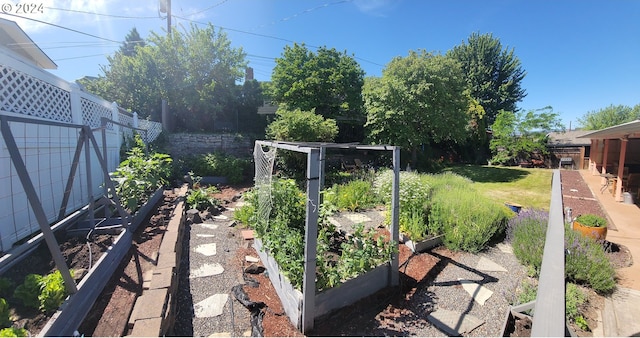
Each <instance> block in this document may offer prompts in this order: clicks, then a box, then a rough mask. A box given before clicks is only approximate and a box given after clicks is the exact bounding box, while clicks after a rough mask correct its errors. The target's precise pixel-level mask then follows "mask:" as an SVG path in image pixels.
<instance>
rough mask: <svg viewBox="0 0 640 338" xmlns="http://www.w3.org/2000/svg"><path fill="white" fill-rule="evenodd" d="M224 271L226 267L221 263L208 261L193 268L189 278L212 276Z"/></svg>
mask: <svg viewBox="0 0 640 338" xmlns="http://www.w3.org/2000/svg"><path fill="white" fill-rule="evenodd" d="M223 272H224V267H222V265H220V264H219V263H208V264H205V265H203V266H200V267H199V268H197V269H193V270H191V274H190V275H189V278H200V277H210V276H215V275H219V274H221V273H223Z"/></svg>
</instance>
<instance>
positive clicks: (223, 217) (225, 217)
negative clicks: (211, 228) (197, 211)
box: [213, 215, 229, 221]
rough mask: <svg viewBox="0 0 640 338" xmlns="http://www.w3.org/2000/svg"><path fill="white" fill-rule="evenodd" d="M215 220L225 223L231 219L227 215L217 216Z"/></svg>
mask: <svg viewBox="0 0 640 338" xmlns="http://www.w3.org/2000/svg"><path fill="white" fill-rule="evenodd" d="M213 218H214V219H218V220H223V221H224V220H228V219H229V217H227V216H225V215H216V216H213Z"/></svg>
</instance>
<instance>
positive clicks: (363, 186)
mask: <svg viewBox="0 0 640 338" xmlns="http://www.w3.org/2000/svg"><path fill="white" fill-rule="evenodd" d="M325 201H327V202H328V203H331V204H333V205H335V206H336V207H337V208H338V209H339V210H349V211H356V210H362V209H367V208H371V207H373V206H375V205H376V204H377V203H378V199H377V198H376V195H375V194H374V193H373V187H372V185H371V183H370V182H367V181H364V180H355V181H350V182H348V183H345V184H340V185H338V184H336V185H334V186H333V187H331V188H329V189H327V192H326V193H325Z"/></svg>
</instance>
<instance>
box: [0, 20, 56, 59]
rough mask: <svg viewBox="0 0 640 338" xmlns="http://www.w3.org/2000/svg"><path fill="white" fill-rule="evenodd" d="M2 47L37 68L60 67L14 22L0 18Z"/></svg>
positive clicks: (0, 44)
mask: <svg viewBox="0 0 640 338" xmlns="http://www.w3.org/2000/svg"><path fill="white" fill-rule="evenodd" d="M0 46H3V47H4V48H7V49H8V50H10V51H12V52H13V53H15V54H18V55H19V56H21V57H22V58H23V59H24V60H25V61H28V62H30V63H31V64H33V65H35V66H37V67H41V68H44V69H57V68H58V65H56V64H55V62H53V60H51V59H50V58H49V57H48V56H47V54H45V53H44V52H43V51H42V49H40V47H38V45H36V44H35V43H34V42H33V40H31V38H30V37H29V36H28V35H27V33H25V32H24V31H23V30H22V28H20V26H18V24H17V23H15V22H14V21H10V20H7V19H2V18H0Z"/></svg>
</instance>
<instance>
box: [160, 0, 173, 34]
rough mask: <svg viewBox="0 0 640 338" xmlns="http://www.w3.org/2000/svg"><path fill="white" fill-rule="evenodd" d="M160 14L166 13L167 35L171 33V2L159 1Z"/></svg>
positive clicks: (166, 0) (167, 0)
mask: <svg viewBox="0 0 640 338" xmlns="http://www.w3.org/2000/svg"><path fill="white" fill-rule="evenodd" d="M160 13H167V34H170V33H171V0H160Z"/></svg>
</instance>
